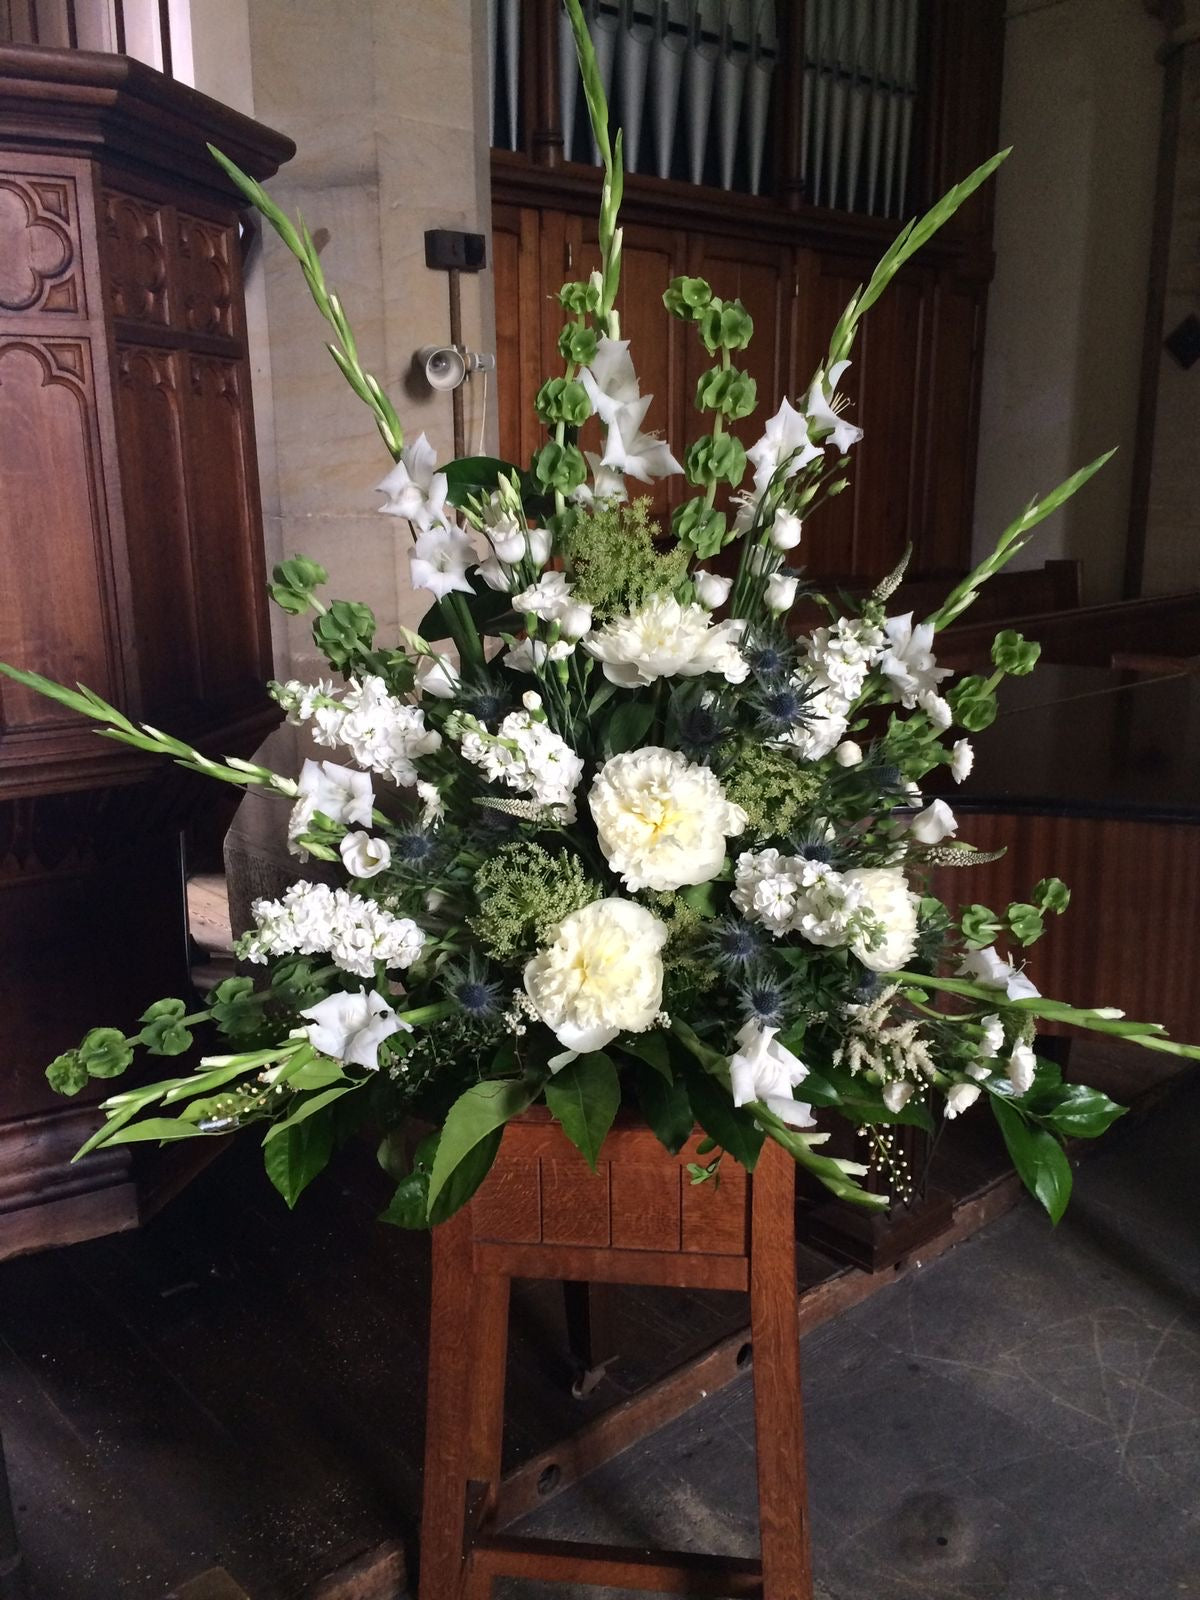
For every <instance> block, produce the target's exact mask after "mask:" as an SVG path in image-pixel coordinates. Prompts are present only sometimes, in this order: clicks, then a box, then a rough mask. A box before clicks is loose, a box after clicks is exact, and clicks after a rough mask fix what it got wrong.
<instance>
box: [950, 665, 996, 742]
mask: <svg viewBox="0 0 1200 1600" xmlns="http://www.w3.org/2000/svg"><path fill="white" fill-rule="evenodd" d="M946 698H947V699H948V700H949V702H950V709H951V710H952V711H953V712H954V720H955V722H957V723H958V724H959V726H960V727H963V728H966V729H967V730H968V732H970V733H982V732H983V730H984V728H990V727H991V725H992V723H993V722H995V720H996V713H997V711H998V710H999V707H998V706H997V704H996V695H995V691H994V690H993V689H992V687H991V685H990V684H989V683H988V681H987V679H986V678H980V677H978V676H973V677H969V678H960V679H959V681H958V682H957V683H956V684H955V685H954V687H953V689H951V690H950V692H949V694H948V695H947V696H946Z"/></svg>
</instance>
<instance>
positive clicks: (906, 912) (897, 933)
mask: <svg viewBox="0 0 1200 1600" xmlns="http://www.w3.org/2000/svg"><path fill="white" fill-rule="evenodd" d="M846 882H847V883H849V884H851V885H853V886H854V887H855V888H856V889H858V891H859V892H860V894H861V895H862V903H863V905H864V906H865V908H866V909H867V911H868V912H869V914H870V916H871V917H872V918H874V919H875V921H876V923H877V924H878V926H879V927H881V928H882V930H883V933H882V937H881V938H877V939H875V940H871V939H869V938H867V937H865V936H860V937H858V938H856V939H854V940H852V941H851V944H850V948H851V950H852V951H853V952H854V954H855V955H856V956H857V957H858V959H859V960H860V961H861V962H862V964H863V966H864V967H869V968H870V969H871V971H872V972H896V971H898V970H899V969H900V968H901V967H903V966H904V964H905V962H906V961H908V959H909V958H910V957H911V955H912V953H913V951H914V950H915V949H916V946H917V907H918V905H919V904H920V899H919V897H918V896H917V895H915V894H914V893H913V892H912V890H911V889H910V888H909V887H908V880H907V879H906V878H905V876H904V874H903V872H901V871H900V869H899V867H856V868H854V870H853V871H851V872H848V873H846ZM876 931H878V929H877V930H876Z"/></svg>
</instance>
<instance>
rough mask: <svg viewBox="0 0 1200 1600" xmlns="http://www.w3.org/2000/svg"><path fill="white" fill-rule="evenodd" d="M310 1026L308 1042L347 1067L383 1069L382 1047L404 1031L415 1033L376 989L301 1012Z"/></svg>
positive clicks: (335, 998) (333, 997)
mask: <svg viewBox="0 0 1200 1600" xmlns="http://www.w3.org/2000/svg"><path fill="white" fill-rule="evenodd" d="M300 1015H301V1016H302V1017H308V1018H309V1022H310V1025H309V1026H308V1027H307V1028H305V1030H304V1031H305V1033H306V1034H307V1035H308V1042H309V1043H310V1044H311V1045H312V1047H313V1049H314V1050H319V1051H320V1052H321V1054H322V1055H323V1056H332V1058H333V1059H334V1060H335V1061H344V1062H345V1063H346V1065H347V1066H353V1067H369V1068H370V1069H371V1070H372V1071H373V1072H377V1071H378V1070H379V1046H380V1045H381V1044H382V1043H383V1041H384V1040H385V1039H390V1038H391V1036H392V1034H394V1033H399V1032H400V1031H401V1029H403V1030H404V1032H406V1033H411V1032H412V1029H411V1028H410V1027H409V1025H408V1023H407V1022H402V1021H401V1020H400V1018H399V1017H398V1016H397V1015H396V1013H395V1012H394V1011H393V1010H392V1008H391V1006H389V1005H388V1003H387V1001H386V1000H385V999H384V998H383V996H382V995H380V994H376V993H375V991H374V989H360V990H359V991H358V992H357V993H356V994H331V995H330V996H329V998H328V999H327V1000H321V1001H319V1002H318V1004H317V1005H315V1006H309V1007H308V1008H307V1010H305V1011H301V1013H300Z"/></svg>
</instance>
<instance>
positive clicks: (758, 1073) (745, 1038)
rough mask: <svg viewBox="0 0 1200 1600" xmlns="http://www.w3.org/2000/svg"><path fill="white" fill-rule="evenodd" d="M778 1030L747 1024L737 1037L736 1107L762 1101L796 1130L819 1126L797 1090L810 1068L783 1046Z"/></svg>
mask: <svg viewBox="0 0 1200 1600" xmlns="http://www.w3.org/2000/svg"><path fill="white" fill-rule="evenodd" d="M778 1032H779V1029H778V1028H766V1027H763V1026H762V1024H761V1023H758V1022H747V1023H745V1024H744V1025H743V1026H742V1027H741V1028H739V1029H738V1031H737V1034H736V1035H735V1037H736V1039H737V1043H738V1049H737V1051H736V1052H735V1053H734V1054H733V1055H731V1056H730V1058H729V1086H730V1088H731V1089H732V1091H733V1103H734V1105H735V1106H745V1105H749V1104H750V1103H751V1102H752V1101H755V1100H758V1101H761V1102H762V1104H763V1105H765V1106H766V1108H767V1110H768V1111H773V1112H774V1113H775V1115H776V1116H777V1117H778V1118H779V1119H780V1121H781V1122H786V1123H788V1125H789V1126H790V1127H793V1128H811V1127H814V1126H815V1121H814V1118H813V1114H812V1107H811V1106H809V1105H805V1104H804V1103H803V1102H802V1101H800V1100H797V1099H796V1097H795V1095H794V1093H793V1090H794V1089H796V1088H797V1086H798V1085H799V1084H801V1083H803V1082H804V1080H805V1078H807V1076H808V1068H807V1067H806V1066H805V1065H804V1063H803V1061H801V1060H800V1059H799V1057H798V1056H794V1055H793V1054H792V1052H791V1051H790V1050H788V1049H786V1048H785V1047H784V1046H783V1045H781V1044H780V1043H779V1041H778V1039H777V1038H776V1037H775V1035H776V1034H777V1033H778Z"/></svg>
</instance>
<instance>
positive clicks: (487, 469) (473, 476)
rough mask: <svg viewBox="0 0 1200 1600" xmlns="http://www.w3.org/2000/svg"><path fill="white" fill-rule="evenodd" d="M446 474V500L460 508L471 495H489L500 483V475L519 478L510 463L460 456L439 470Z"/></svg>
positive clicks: (517, 471)
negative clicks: (514, 475) (513, 475)
mask: <svg viewBox="0 0 1200 1600" xmlns="http://www.w3.org/2000/svg"><path fill="white" fill-rule="evenodd" d="M439 470H440V471H442V472H444V473H445V474H446V499H447V500H449V502H450V504H451V505H452V506H461V505H463V504H465V502H466V501H467V500H468V499H469V497H470V496H471V495H473V494H491V492H492V490H493V489H495V488H496V486H497V484H498V483H499V482H500V474H501V473H503V474H504V475H505V477H511V476H512V474H513V473H514V472H515V473H516V475H517V477H518V478H519V477H520V476H521V469H520V467H514V466H513V464H512V462H511V461H499V460H497V458H496V457H495V456H460V457H459V459H458V460H457V461H447V463H446V465H445V466H444V467H442V468H440V469H439Z"/></svg>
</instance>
